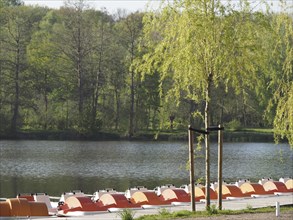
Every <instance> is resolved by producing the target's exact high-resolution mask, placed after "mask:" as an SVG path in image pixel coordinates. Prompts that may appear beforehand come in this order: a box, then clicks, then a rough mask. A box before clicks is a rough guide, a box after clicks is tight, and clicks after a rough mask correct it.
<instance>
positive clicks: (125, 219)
mask: <svg viewBox="0 0 293 220" xmlns="http://www.w3.org/2000/svg"><path fill="white" fill-rule="evenodd" d="M134 214H135V213H134V211H133V210H130V209H123V211H121V212H119V213H118V215H119V216H120V217H121V219H122V220H133V219H134Z"/></svg>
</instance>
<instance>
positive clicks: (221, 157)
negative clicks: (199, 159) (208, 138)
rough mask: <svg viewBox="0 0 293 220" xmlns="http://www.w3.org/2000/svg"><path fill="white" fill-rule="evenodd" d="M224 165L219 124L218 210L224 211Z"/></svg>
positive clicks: (221, 133) (221, 134) (221, 132)
mask: <svg viewBox="0 0 293 220" xmlns="http://www.w3.org/2000/svg"><path fill="white" fill-rule="evenodd" d="M222 165H223V131H222V129H221V125H220V124H219V130H218V187H219V188H218V189H219V191H218V209H219V210H222V183H223V180H222Z"/></svg>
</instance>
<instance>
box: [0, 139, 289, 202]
mask: <svg viewBox="0 0 293 220" xmlns="http://www.w3.org/2000/svg"><path fill="white" fill-rule="evenodd" d="M223 148H224V150H223V157H224V159H223V179H224V180H226V181H236V180H237V179H239V178H248V179H250V180H251V181H257V180H258V179H261V178H262V177H272V178H274V179H278V178H280V177H288V176H293V173H292V172H293V170H292V166H293V164H292V163H293V162H292V161H293V151H292V150H291V149H290V146H289V145H288V144H278V145H275V144H273V143H224V147H223ZM203 152H204V149H202V150H201V151H198V152H197V154H198V155H199V157H198V158H196V160H195V176H196V178H200V177H204V173H205V165H204V157H200V155H203ZM0 159H1V162H0V181H1V184H0V197H15V196H16V195H17V194H18V193H36V192H46V193H48V194H49V195H52V196H60V195H61V193H62V192H68V191H72V190H78V189H81V190H83V191H84V192H85V193H93V192H95V191H96V190H98V189H104V188H114V189H116V190H118V191H125V190H126V189H127V188H129V187H134V186H145V187H147V188H149V189H153V188H154V187H156V186H159V185H164V184H175V185H176V186H178V187H179V186H180V185H182V184H187V183H188V182H189V173H188V171H187V170H186V168H185V167H186V162H187V159H188V143H187V142H142V141H96V142H95V141H4V140H2V141H0ZM216 179H217V144H216V143H211V180H212V181H216Z"/></svg>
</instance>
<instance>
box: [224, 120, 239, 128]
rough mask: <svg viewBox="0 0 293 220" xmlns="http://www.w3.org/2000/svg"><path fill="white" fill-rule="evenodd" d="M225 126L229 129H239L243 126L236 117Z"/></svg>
mask: <svg viewBox="0 0 293 220" xmlns="http://www.w3.org/2000/svg"><path fill="white" fill-rule="evenodd" d="M225 127H227V128H228V129H230V130H233V131H235V130H239V129H240V128H241V123H240V121H238V120H236V119H233V120H232V121H230V122H229V123H227V124H226V125H225Z"/></svg>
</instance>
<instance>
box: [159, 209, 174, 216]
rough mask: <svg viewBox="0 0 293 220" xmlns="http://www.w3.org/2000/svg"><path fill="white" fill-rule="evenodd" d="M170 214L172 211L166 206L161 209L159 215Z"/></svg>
mask: <svg viewBox="0 0 293 220" xmlns="http://www.w3.org/2000/svg"><path fill="white" fill-rule="evenodd" d="M170 214H171V213H170V211H169V210H168V209H166V208H163V209H160V210H159V215H161V216H170Z"/></svg>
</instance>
